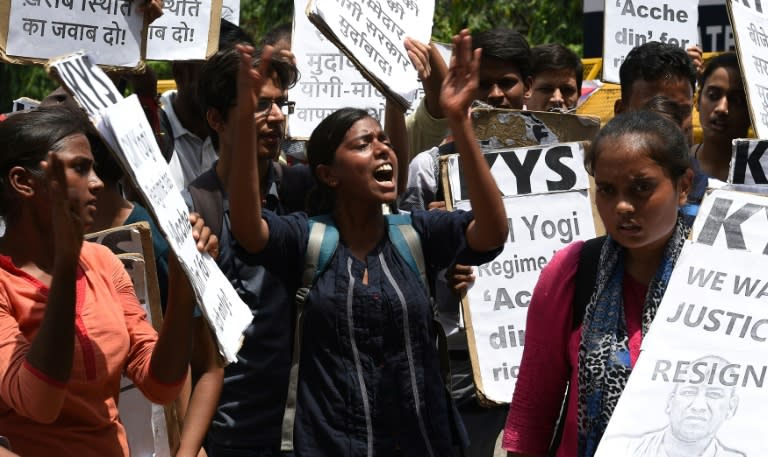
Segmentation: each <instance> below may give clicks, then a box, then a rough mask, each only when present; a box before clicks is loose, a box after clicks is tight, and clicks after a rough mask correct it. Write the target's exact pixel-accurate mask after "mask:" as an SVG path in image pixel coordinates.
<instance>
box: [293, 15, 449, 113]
mask: <svg viewBox="0 0 768 457" xmlns="http://www.w3.org/2000/svg"><path fill="white" fill-rule="evenodd" d="M434 11H435V2H434V0H426V1H420V2H416V1H414V0H386V1H384V0H382V1H381V2H379V1H378V0H366V1H361V2H356V1H353V0H311V1H310V2H309V3H308V4H307V7H306V13H307V16H308V18H309V20H310V21H311V22H312V23H313V24H314V25H315V27H317V29H318V30H320V32H322V34H323V35H325V37H326V38H328V39H329V40H330V41H331V42H333V43H334V44H335V45H336V46H337V47H338V48H339V50H341V51H342V52H343V53H344V55H346V56H347V58H348V59H349V60H350V61H351V62H352V63H353V64H354V65H355V66H356V67H357V69H358V70H359V71H360V72H361V73H362V74H363V75H364V76H365V78H366V79H367V80H368V81H370V82H371V83H372V84H373V85H374V86H375V87H376V88H377V89H378V90H379V92H381V93H382V94H386V95H387V96H389V97H390V98H391V99H392V101H393V102H395V103H398V104H399V105H400V106H401V107H402V108H403V109H404V110H405V109H406V108H408V107H409V106H410V104H411V102H412V101H413V99H414V98H415V96H416V90H417V88H418V85H417V84H416V78H417V75H416V70H415V69H414V68H413V65H412V64H411V61H410V59H409V57H408V54H407V52H406V50H405V46H404V45H403V40H404V39H405V37H411V38H413V39H416V40H419V41H421V42H423V43H428V42H429V39H430V35H431V31H432V16H433V15H434Z"/></svg>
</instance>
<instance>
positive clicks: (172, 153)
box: [160, 19, 253, 189]
mask: <svg viewBox="0 0 768 457" xmlns="http://www.w3.org/2000/svg"><path fill="white" fill-rule="evenodd" d="M240 42H245V43H253V39H252V38H251V37H250V36H249V35H248V34H247V33H246V32H245V31H244V30H242V29H241V28H240V27H238V26H236V25H234V24H232V23H230V22H228V21H226V20H224V19H222V20H221V28H220V32H219V49H226V48H231V47H232V46H234V44H235V43H240ZM202 66H203V62H199V61H174V62H173V63H172V67H171V68H172V70H173V79H174V80H175V81H176V89H175V90H169V91H166V92H165V93H163V94H162V96H161V97H160V104H161V107H162V109H161V111H160V125H161V129H162V130H163V136H164V141H163V142H162V143H163V144H161V149H162V150H163V155H164V156H165V157H166V160H168V165H169V166H170V167H171V177H172V178H173V180H174V182H175V183H176V186H177V187H178V188H179V189H186V188H187V186H188V185H189V183H190V182H192V180H194V179H195V178H197V177H198V176H200V175H201V174H202V173H203V172H204V171H206V170H208V169H209V168H211V166H212V165H213V162H214V161H216V158H217V157H216V150H215V148H214V146H213V144H212V143H211V140H210V139H209V138H208V124H207V122H206V119H205V113H204V112H203V111H202V109H201V108H200V105H199V104H198V99H197V81H198V77H199V75H200V69H201V68H202Z"/></svg>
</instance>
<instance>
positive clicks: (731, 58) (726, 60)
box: [699, 52, 741, 88]
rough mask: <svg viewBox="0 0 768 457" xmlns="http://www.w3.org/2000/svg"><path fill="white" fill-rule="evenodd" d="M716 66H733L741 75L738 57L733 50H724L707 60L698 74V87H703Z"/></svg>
mask: <svg viewBox="0 0 768 457" xmlns="http://www.w3.org/2000/svg"><path fill="white" fill-rule="evenodd" d="M718 68H735V69H736V71H738V72H739V75H741V67H739V58H738V57H737V56H736V53H735V52H724V53H722V54H718V55H716V56H715V57H713V58H712V59H710V60H709V62H707V66H705V67H704V71H702V72H701V74H700V75H699V88H702V87H704V83H705V82H707V79H709V77H710V76H712V73H713V72H714V71H715V70H717V69H718Z"/></svg>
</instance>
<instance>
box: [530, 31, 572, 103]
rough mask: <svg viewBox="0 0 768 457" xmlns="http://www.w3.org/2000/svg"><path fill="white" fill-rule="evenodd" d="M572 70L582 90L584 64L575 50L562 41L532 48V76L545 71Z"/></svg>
mask: <svg viewBox="0 0 768 457" xmlns="http://www.w3.org/2000/svg"><path fill="white" fill-rule="evenodd" d="M562 70H571V71H573V72H574V73H575V74H576V89H577V90H578V91H579V92H581V82H582V79H584V64H582V63H581V58H580V57H579V56H578V55H576V53H575V52H573V51H571V50H570V49H568V48H566V47H565V46H563V45H562V44H560V43H548V44H540V45H538V46H534V47H532V48H531V76H533V77H534V78H535V77H536V75H538V74H539V73H543V72H545V71H562Z"/></svg>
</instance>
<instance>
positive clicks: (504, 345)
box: [442, 143, 595, 403]
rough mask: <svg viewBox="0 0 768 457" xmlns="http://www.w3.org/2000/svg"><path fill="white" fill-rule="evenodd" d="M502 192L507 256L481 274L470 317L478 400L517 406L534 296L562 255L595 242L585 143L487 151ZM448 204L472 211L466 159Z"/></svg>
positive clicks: (469, 301)
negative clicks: (554, 257) (514, 402)
mask: <svg viewBox="0 0 768 457" xmlns="http://www.w3.org/2000/svg"><path fill="white" fill-rule="evenodd" d="M483 154H484V157H485V159H486V161H487V162H488V165H489V167H490V169H491V173H492V174H493V177H494V178H495V180H496V184H497V185H498V187H499V191H500V192H501V194H502V199H503V201H504V206H505V208H506V211H507V218H508V219H507V221H508V224H509V237H508V239H507V241H506V243H505V245H504V250H503V251H502V253H501V254H500V255H499V256H498V257H497V258H496V259H495V260H494V261H492V262H490V263H487V264H484V265H480V266H479V267H476V269H475V276H476V281H475V284H474V285H473V286H472V287H471V288H470V289H469V291H468V292H467V296H466V298H465V300H464V301H463V313H464V314H463V317H464V321H465V326H466V332H467V342H468V344H469V352H470V360H471V361H472V369H473V375H474V380H475V385H476V387H477V391H478V396H479V397H480V398H481V399H484V400H485V401H486V402H492V403H509V402H510V401H511V400H512V392H513V391H514V388H515V381H516V379H517V375H518V369H519V365H520V360H521V358H522V354H523V346H524V342H525V321H526V315H527V309H528V304H529V303H530V299H531V293H532V291H533V288H534V286H535V285H536V282H537V280H538V278H539V273H540V271H541V269H542V268H544V266H545V265H546V264H547V263H548V262H549V260H550V259H551V258H552V255H553V254H554V253H555V251H557V250H558V249H560V248H562V247H564V246H565V245H567V244H569V243H571V242H573V241H576V240H585V239H589V238H593V237H594V236H595V227H594V224H593V214H592V206H591V204H590V199H589V195H588V192H587V189H588V188H589V179H588V177H587V172H586V170H585V169H584V166H583V161H584V149H583V145H582V144H580V143H566V144H555V145H547V146H536V147H530V148H519V149H502V150H492V151H486V152H484V153H483ZM442 166H443V167H444V170H445V172H444V173H443V176H444V177H445V178H446V179H445V181H446V185H445V189H448V192H446V194H447V195H446V199H447V201H446V204H447V206H448V207H449V208H450V209H453V208H457V209H464V210H468V209H470V204H469V200H468V195H467V192H466V186H465V185H464V179H463V172H462V170H461V166H460V160H459V156H458V155H452V156H447V157H445V158H444V159H443V162H442Z"/></svg>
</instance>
